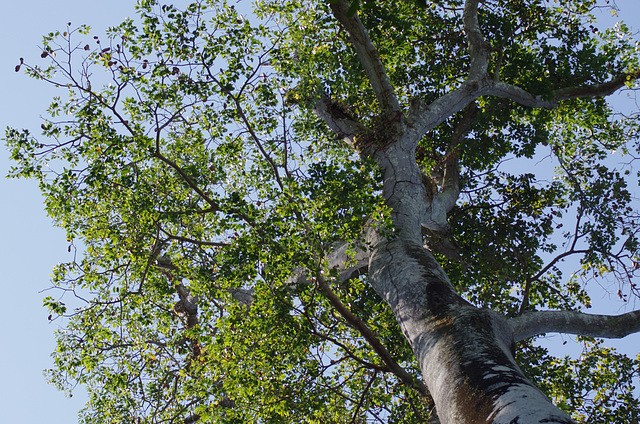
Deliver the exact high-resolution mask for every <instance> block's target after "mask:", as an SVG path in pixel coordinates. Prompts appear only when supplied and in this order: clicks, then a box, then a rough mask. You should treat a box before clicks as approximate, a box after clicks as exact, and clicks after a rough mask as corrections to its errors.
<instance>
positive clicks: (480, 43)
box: [462, 0, 489, 81]
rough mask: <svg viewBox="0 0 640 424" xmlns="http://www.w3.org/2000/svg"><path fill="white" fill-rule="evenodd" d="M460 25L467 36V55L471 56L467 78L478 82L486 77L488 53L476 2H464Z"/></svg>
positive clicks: (473, 0) (474, 0)
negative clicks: (461, 24)
mask: <svg viewBox="0 0 640 424" xmlns="http://www.w3.org/2000/svg"><path fill="white" fill-rule="evenodd" d="M462 23H463V25H464V31H465V33H466V36H467V43H468V44H469V55H470V56H471V64H470V65H471V67H470V69H469V76H468V78H469V79H471V80H476V81H480V80H482V79H484V77H485V76H486V75H487V66H488V63H489V51H488V49H487V43H486V42H485V40H484V37H483V36H482V31H480V24H479V23H478V0H467V1H466V2H465V4H464V12H463V13H462Z"/></svg>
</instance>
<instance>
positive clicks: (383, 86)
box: [329, 0, 402, 116]
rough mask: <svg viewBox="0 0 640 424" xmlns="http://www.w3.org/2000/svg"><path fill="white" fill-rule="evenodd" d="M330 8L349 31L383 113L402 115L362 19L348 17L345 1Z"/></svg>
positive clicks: (332, 3) (331, 3)
mask: <svg viewBox="0 0 640 424" xmlns="http://www.w3.org/2000/svg"><path fill="white" fill-rule="evenodd" d="M329 6H330V7H331V11H332V12H333V15H334V16H335V17H336V19H337V20H338V21H339V22H340V24H342V26H343V27H344V29H345V30H347V33H348V34H349V39H350V40H351V45H352V46H353V48H354V49H355V51H356V54H357V55H358V59H359V60H360V64H361V65H362V67H363V68H364V71H365V72H366V73H367V76H368V77H369V80H370V81H371V87H372V88H373V91H374V92H375V93H376V98H377V99H378V103H380V109H381V110H382V112H384V113H385V114H386V115H388V116H394V115H397V114H400V113H402V109H401V108H400V102H399V101H398V98H397V97H396V94H395V91H394V89H393V86H392V85H391V82H390V81H389V77H388V76H387V74H386V72H385V70H384V65H383V64H382V62H381V61H380V56H378V50H377V49H376V48H375V46H374V45H373V43H372V42H371V39H370V38H369V33H368V31H367V29H366V28H365V27H364V25H363V24H362V21H361V20H360V18H358V15H357V14H354V15H353V16H351V17H349V16H348V14H347V12H348V10H349V4H348V3H347V2H346V1H345V0H338V1H335V2H330V3H329Z"/></svg>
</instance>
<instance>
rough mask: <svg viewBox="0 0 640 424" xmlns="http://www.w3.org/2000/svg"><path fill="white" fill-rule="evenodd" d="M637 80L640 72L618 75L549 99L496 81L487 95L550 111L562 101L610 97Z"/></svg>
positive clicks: (571, 88)
mask: <svg viewBox="0 0 640 424" xmlns="http://www.w3.org/2000/svg"><path fill="white" fill-rule="evenodd" d="M638 78H640V70H638V71H635V72H630V73H623V74H620V75H618V76H617V77H615V78H614V79H612V80H611V81H609V82H605V83H601V84H587V85H583V86H576V87H566V88H560V89H558V90H554V91H553V93H552V95H551V96H550V97H543V96H536V95H533V94H531V93H529V92H528V91H526V90H523V89H522V88H520V87H516V86H515V85H511V84H507V83H505V82H502V81H498V82H490V83H488V84H489V86H490V87H489V88H488V90H487V94H490V95H494V96H498V97H504V98H507V99H511V100H513V101H514V102H516V103H518V104H521V105H523V106H528V107H535V108H539V107H544V108H548V109H552V108H554V107H555V106H556V105H557V104H558V102H561V101H563V100H572V99H581V98H590V97H606V96H610V95H611V94H613V93H615V92H616V91H617V90H619V89H620V88H622V87H624V85H625V84H626V83H627V82H629V81H635V80H636V79H638Z"/></svg>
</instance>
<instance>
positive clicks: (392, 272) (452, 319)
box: [369, 240, 574, 424]
mask: <svg viewBox="0 0 640 424" xmlns="http://www.w3.org/2000/svg"><path fill="white" fill-rule="evenodd" d="M369 269H370V272H369V275H370V281H371V283H372V284H373V286H374V288H375V289H376V291H377V292H378V294H379V295H380V296H382V297H383V298H384V299H385V300H386V301H387V303H388V304H389V305H390V306H391V308H392V310H393V312H394V314H395V316H396V319H397V320H398V323H399V324H400V327H401V329H402V331H403V333H404V335H405V337H406V338H407V339H408V340H409V343H410V344H411V346H412V348H413V351H414V352H415V355H416V358H417V360H418V363H419V365H420V369H421V370H422V376H423V378H424V381H425V383H426V385H427V387H428V388H429V391H430V393H431V395H432V397H433V399H434V401H435V404H436V411H437V413H438V417H439V418H440V422H441V423H442V424H476V423H477V424H480V423H483V424H484V423H494V424H498V423H505V424H515V423H518V424H532V423H564V424H567V423H574V421H573V420H572V419H571V418H569V416H567V415H566V414H565V413H564V412H562V411H560V410H559V409H558V408H557V407H556V406H554V405H553V404H552V403H551V402H550V401H549V399H547V397H546V396H545V395H544V394H543V393H542V392H540V390H539V389H538V388H537V387H536V386H535V385H534V384H533V383H531V382H530V381H529V380H527V378H526V377H525V376H524V375H523V374H522V371H521V370H520V368H519V367H518V366H517V365H516V363H515V361H514V359H513V353H512V347H513V336H512V330H511V327H510V326H509V324H508V323H507V321H506V319H505V318H504V317H502V316H501V315H500V314H498V313H496V312H493V311H490V310H487V309H478V308H476V307H474V306H472V305H470V304H469V303H468V302H466V301H465V300H464V299H462V298H461V297H460V296H458V295H457V294H456V293H455V292H454V290H453V287H452V286H451V284H450V283H449V280H448V278H447V276H446V275H445V274H444V271H442V269H441V268H440V266H439V265H438V263H437V262H436V261H435V259H434V258H433V256H432V255H431V254H430V253H429V252H428V251H427V250H426V249H424V248H423V247H422V246H420V245H416V244H413V243H411V242H409V241H404V240H392V241H382V242H380V243H379V244H377V245H376V246H375V248H374V251H373V255H372V258H371V262H370V268H369Z"/></svg>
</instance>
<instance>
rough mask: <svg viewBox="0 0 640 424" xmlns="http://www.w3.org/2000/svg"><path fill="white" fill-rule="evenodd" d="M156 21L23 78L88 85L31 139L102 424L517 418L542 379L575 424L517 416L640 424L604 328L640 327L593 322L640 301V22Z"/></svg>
mask: <svg viewBox="0 0 640 424" xmlns="http://www.w3.org/2000/svg"><path fill="white" fill-rule="evenodd" d="M137 10H138V17H137V18H134V19H129V20H126V21H125V22H123V23H121V24H120V25H118V26H114V27H112V28H110V30H109V31H108V33H107V34H106V35H104V36H103V35H94V34H92V33H91V31H90V28H89V27H86V26H80V27H73V26H72V25H71V24H69V25H67V27H66V28H64V29H63V30H61V31H58V32H52V33H50V34H48V35H46V36H45V37H44V40H43V45H42V54H41V58H40V59H36V60H33V61H31V60H29V59H28V60H23V59H20V63H19V65H17V66H16V71H19V70H22V69H24V70H25V72H26V73H27V74H28V75H29V76H31V77H33V78H36V79H39V80H43V81H45V82H47V83H49V84H53V85H55V86H58V87H60V90H61V94H60V96H59V97H56V98H55V99H54V100H53V101H52V103H51V106H50V107H49V109H48V117H47V118H46V119H45V120H44V122H43V123H42V128H41V134H40V135H36V134H35V133H34V132H33V131H29V130H18V129H11V128H10V129H7V132H6V136H5V139H6V141H7V143H8V146H9V147H10V149H11V152H12V158H13V159H14V160H15V161H16V165H15V167H14V168H13V169H12V170H11V171H10V175H11V176H13V177H27V178H35V179H37V180H38V182H39V184H40V188H41V190H42V192H43V193H44V195H45V199H46V210H47V212H48V213H49V215H50V216H51V217H53V218H54V220H55V222H56V224H57V225H59V226H61V227H62V228H64V229H65V230H66V232H67V238H68V241H69V250H70V252H75V253H76V254H75V255H73V256H74V257H73V260H71V261H70V262H68V263H63V264H59V265H57V266H56V267H55V268H54V272H53V277H52V284H53V286H54V287H55V288H56V289H58V290H59V292H55V293H56V294H55V295H53V296H49V297H47V298H46V299H45V300H44V303H45V305H46V306H47V307H48V308H49V309H50V310H51V316H50V317H49V318H50V319H52V320H53V319H55V320H60V321H61V322H62V323H63V326H64V327H63V330H60V331H59V332H58V334H57V343H58V345H57V346H58V347H57V350H56V352H55V353H54V359H55V368H54V369H52V370H49V371H48V376H49V378H50V380H51V381H52V382H53V383H54V384H56V385H57V386H58V387H60V388H61V389H63V390H71V389H72V388H73V387H75V385H76V384H81V385H83V386H85V387H86V388H87V390H88V393H89V401H88V404H87V407H86V409H85V410H84V411H83V412H82V414H81V416H82V419H83V422H87V423H89V422H90V423H116V422H117V423H122V422H134V423H137V422H148V423H194V422H201V423H239V422H242V423H245V422H255V423H279V422H283V423H295V422H305V423H334V422H335V423H363V422H384V423H426V422H437V420H440V422H442V423H443V424H446V423H463V422H464V423H471V422H472V421H471V419H469V418H461V417H470V416H474V418H473V419H474V420H477V421H473V422H474V423H475V422H478V423H480V422H482V423H488V422H496V423H497V422H508V421H500V420H501V419H503V418H502V417H503V415H500V414H503V413H505V414H506V412H504V411H506V410H507V409H508V402H507V400H508V398H507V397H506V394H509V393H515V392H513V391H510V390H516V389H518V390H519V388H521V387H525V386H526V387H527V389H526V390H531V392H527V394H526V395H523V398H524V397H527V396H530V398H527V399H536V402H538V400H537V399H538V398H537V397H536V396H538V395H537V393H538V392H537V389H533V388H532V387H535V386H537V387H539V388H540V390H541V391H542V393H544V396H543V397H541V398H540V399H543V398H545V399H546V398H549V399H551V401H553V403H554V404H555V405H556V406H557V407H558V408H559V410H563V411H565V412H566V413H567V414H568V415H570V416H571V417H572V420H575V421H571V420H569V418H568V417H567V416H565V415H562V413H561V412H559V410H558V412H557V413H555V412H553V413H551V415H550V416H553V418H552V419H553V420H555V421H553V420H552V419H549V418H544V419H547V421H541V420H542V419H543V418H535V420H534V418H528V419H525V418H522V420H521V421H517V422H521V423H533V422H535V423H538V422H557V423H571V422H579V423H583V422H584V423H587V422H589V423H591V422H620V423H622V422H637V421H638V420H640V412H639V411H640V401H639V399H638V393H637V390H636V389H635V387H634V384H637V381H638V375H639V374H640V356H639V357H636V358H630V357H627V356H625V355H623V354H620V353H618V352H616V351H615V350H613V349H611V348H609V347H607V345H606V341H603V340H601V339H600V338H603V337H604V338H610V337H624V336H626V335H627V334H630V333H633V332H638V331H640V312H637V311H636V312H629V313H626V314H623V315H619V316H612V317H605V316H599V315H589V314H585V313H584V311H585V310H586V309H588V308H589V307H590V306H591V297H590V296H591V295H590V292H588V291H587V289H586V287H587V284H590V286H589V287H591V288H593V287H597V285H598V284H602V285H604V282H606V283H607V284H610V283H611V282H615V284H616V287H618V288H617V289H616V290H617V293H614V296H617V297H619V298H620V300H621V301H624V302H627V303H631V304H633V301H634V300H635V301H637V300H638V297H639V296H640V288H639V287H638V275H639V274H640V272H639V271H638V269H640V253H639V249H640V244H639V234H640V226H639V220H640V215H639V210H638V206H639V205H638V198H637V185H638V178H640V173H639V172H638V167H637V163H636V159H637V157H638V155H639V154H640V152H639V149H640V144H639V142H638V130H639V128H638V114H637V113H635V112H634V113H632V114H629V113H627V114H623V113H621V112H619V111H616V110H614V108H613V107H612V105H611V104H610V103H609V102H608V101H607V99H606V98H607V96H609V95H611V94H613V93H614V92H617V91H619V90H624V89H632V88H636V87H637V82H636V79H637V78H638V77H639V76H640V64H639V63H638V58H639V54H638V53H639V51H640V47H639V46H638V43H637V42H636V41H635V40H634V38H633V35H632V33H631V31H630V29H629V28H628V27H627V26H626V25H625V24H623V23H618V24H616V25H615V26H613V27H611V28H606V27H603V26H602V23H601V22H600V21H599V20H598V19H597V18H598V17H599V16H601V14H602V13H603V11H604V12H605V13H608V12H609V11H612V12H615V5H614V4H610V2H609V1H608V0H607V1H600V2H597V1H594V0H555V1H547V0H518V1H509V2H502V1H493V0H486V1H482V2H479V1H478V0H466V1H462V0H448V1H447V0H434V1H426V2H420V1H418V2H415V1H383V0H377V1H373V0H369V1H363V2H358V1H357V0H355V1H354V2H352V3H349V2H346V1H344V0H335V1H329V2H325V1H308V0H287V1H275V0H263V1H258V2H256V3H255V4H254V5H253V9H251V10H249V8H248V6H247V5H245V4H242V5H240V4H233V2H230V1H228V2H227V1H224V0H201V1H197V2H194V3H192V4H189V5H180V6H179V7H178V6H173V5H167V4H161V3H159V2H157V1H154V0H140V1H138V5H137ZM543 160H544V161H545V163H547V164H548V165H544V166H541V165H540V163H541V162H542V161H543ZM566 259H574V260H573V261H572V262H570V264H574V265H575V269H573V268H570V266H571V265H569V269H568V266H567V265H566V264H564V265H563V261H564V260H566ZM594 283H598V284H594ZM465 332H466V333H465ZM548 332H562V333H568V334H575V335H578V336H579V340H580V341H581V342H582V343H583V344H584V352H583V354H582V356H581V357H580V358H578V359H572V358H569V357H565V358H562V357H554V356H552V355H551V354H550V353H549V352H548V350H547V349H546V348H545V347H544V346H543V345H541V342H540V341H539V340H537V338H538V337H539V336H540V335H542V334H544V333H548ZM465 334H466V335H465ZM485 341H486V343H487V344H486V345H485V344H484V343H485ZM465 343H468V344H465ZM443 346H444V347H443ZM473 355H480V356H478V357H476V356H473ZM472 356H473V357H472ZM452 358H453V359H452ZM513 358H515V362H514V361H513ZM516 363H517V365H516ZM469 364H472V365H471V366H470V365H469ZM478 364H485V365H486V366H487V367H491V366H494V365H495V364H500V367H502V368H498V366H497V365H495V366H494V368H491V369H492V370H493V373H492V372H491V369H489V368H487V370H485V369H484V368H482V367H481V366H480V367H479V366H478ZM518 367H519V368H518ZM444 369H446V371H443V370H444ZM476 369H477V370H478V371H474V370H476ZM480 369H482V371H480ZM506 369H508V371H504V370H506ZM520 369H521V370H522V372H520ZM503 371H504V372H503ZM522 373H524V376H526V379H525V378H524V377H523V376H521V374H522ZM449 374H452V375H453V376H452V377H449ZM496 376H497V377H496ZM527 379H528V380H527ZM529 380H530V381H531V382H533V384H531V383H528V381H529ZM456 382H457V383H456ZM456 384H457V386H456ZM485 385H487V386H486V387H485ZM489 386H490V387H489ZM451 387H457V389H456V390H453V389H451ZM534 392H535V393H536V394H531V393H534ZM488 399H490V400H488ZM503 400H504V402H506V403H504V405H507V406H504V405H503V404H502V403H501V402H503ZM492 402H493V403H492ZM532 402H533V401H532ZM540 402H542V400H541V401H540ZM545 402H546V401H545ZM532 405H536V407H537V405H538V403H532ZM544 408H546V406H545V407H544ZM544 408H541V410H542V409H544ZM549 408H554V409H553V410H554V411H555V407H554V406H553V405H551V404H550V403H549ZM465 411H466V412H465ZM469 411H471V412H469ZM545 411H546V409H545ZM545 413H546V412H545ZM465 414H471V415H465ZM532 414H533V413H532ZM540 414H542V412H540ZM554 414H555V415H554ZM505 416H506V415H505ZM456 417H457V418H456ZM532 417H533V415H532ZM536 420H537V421H536ZM634 420H635V421H634ZM512 422H516V421H512Z"/></svg>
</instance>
